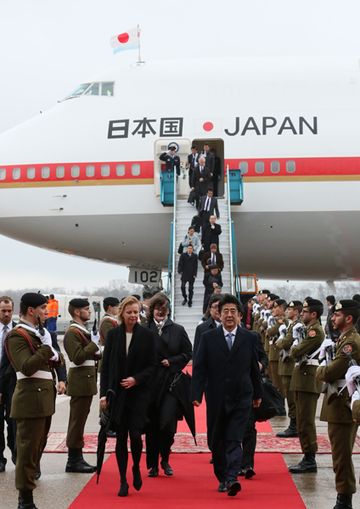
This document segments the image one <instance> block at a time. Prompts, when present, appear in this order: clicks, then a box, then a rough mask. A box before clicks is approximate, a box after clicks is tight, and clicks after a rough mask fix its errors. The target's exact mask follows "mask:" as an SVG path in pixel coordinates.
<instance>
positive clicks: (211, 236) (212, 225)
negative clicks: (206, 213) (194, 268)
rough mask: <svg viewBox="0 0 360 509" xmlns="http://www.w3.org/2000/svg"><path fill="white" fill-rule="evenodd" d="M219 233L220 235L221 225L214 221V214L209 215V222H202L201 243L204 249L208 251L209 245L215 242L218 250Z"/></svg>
mask: <svg viewBox="0 0 360 509" xmlns="http://www.w3.org/2000/svg"><path fill="white" fill-rule="evenodd" d="M219 235H221V226H220V225H219V224H217V223H216V216H210V219H209V222H206V223H204V224H203V227H202V235H201V243H202V245H203V247H204V251H205V252H206V251H210V245H211V244H216V245H217V247H218V250H219Z"/></svg>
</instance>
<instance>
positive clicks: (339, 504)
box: [334, 493, 353, 509]
mask: <svg viewBox="0 0 360 509" xmlns="http://www.w3.org/2000/svg"><path fill="white" fill-rule="evenodd" d="M352 507H353V506H352V495H343V494H342V493H338V496H337V498H336V505H335V506H334V509H352Z"/></svg>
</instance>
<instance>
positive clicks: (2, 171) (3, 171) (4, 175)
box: [0, 168, 6, 180]
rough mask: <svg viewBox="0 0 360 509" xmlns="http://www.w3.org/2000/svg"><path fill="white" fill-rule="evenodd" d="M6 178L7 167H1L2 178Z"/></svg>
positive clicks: (0, 177)
mask: <svg viewBox="0 0 360 509" xmlns="http://www.w3.org/2000/svg"><path fill="white" fill-rule="evenodd" d="M5 179H6V168H0V180H5Z"/></svg>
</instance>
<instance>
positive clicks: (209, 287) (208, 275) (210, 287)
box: [203, 265, 223, 313]
mask: <svg viewBox="0 0 360 509" xmlns="http://www.w3.org/2000/svg"><path fill="white" fill-rule="evenodd" d="M209 269H210V270H209V272H204V279H203V285H204V286H205V291H204V302H203V313H205V312H206V309H207V307H208V304H209V299H210V297H211V295H212V294H213V293H214V290H215V289H216V288H222V287H223V282H222V277H221V273H220V270H219V267H218V266H217V265H210V266H209Z"/></svg>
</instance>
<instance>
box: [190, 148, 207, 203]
mask: <svg viewBox="0 0 360 509" xmlns="http://www.w3.org/2000/svg"><path fill="white" fill-rule="evenodd" d="M192 182H193V187H192V189H193V190H194V191H195V201H196V208H197V209H198V208H199V203H200V198H201V196H204V195H205V194H206V193H207V191H208V189H209V184H210V182H211V172H210V169H209V168H208V167H207V166H206V164H205V158H204V157H199V159H198V166H197V167H196V168H195V170H194V173H193V179H192Z"/></svg>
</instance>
